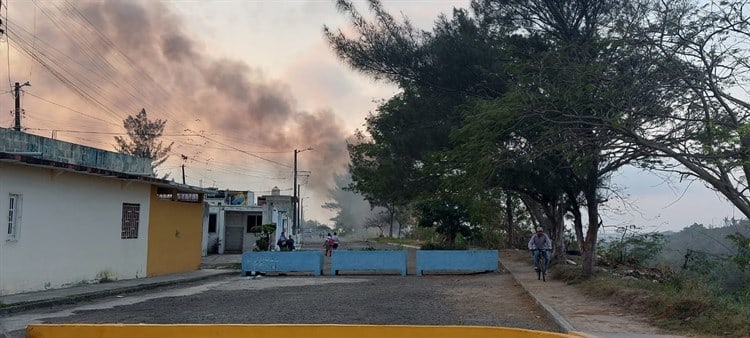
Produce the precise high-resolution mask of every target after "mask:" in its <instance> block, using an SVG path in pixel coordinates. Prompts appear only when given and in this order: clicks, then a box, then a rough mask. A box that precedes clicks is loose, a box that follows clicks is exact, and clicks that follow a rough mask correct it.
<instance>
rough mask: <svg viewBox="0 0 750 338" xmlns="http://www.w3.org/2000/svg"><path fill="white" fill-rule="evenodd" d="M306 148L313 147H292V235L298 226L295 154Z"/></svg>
mask: <svg viewBox="0 0 750 338" xmlns="http://www.w3.org/2000/svg"><path fill="white" fill-rule="evenodd" d="M308 150H313V148H310V147H308V148H305V149H302V150H298V149H294V172H293V175H292V176H293V177H294V185H293V187H294V197H292V210H293V211H294V212H293V216H292V234H293V235H294V234H296V233H299V227H298V224H297V154H299V153H301V152H303V151H308ZM295 231H296V232H295Z"/></svg>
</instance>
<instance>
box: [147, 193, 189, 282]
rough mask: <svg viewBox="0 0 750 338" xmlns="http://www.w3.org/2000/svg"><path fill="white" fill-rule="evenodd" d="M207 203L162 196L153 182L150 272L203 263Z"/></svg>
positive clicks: (186, 267) (154, 274) (180, 269)
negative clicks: (182, 200)
mask: <svg viewBox="0 0 750 338" xmlns="http://www.w3.org/2000/svg"><path fill="white" fill-rule="evenodd" d="M202 235H203V203H202V201H201V203H189V202H178V201H171V200H161V199H159V198H157V196H156V187H155V186H151V207H150V214H149V222H148V259H147V261H146V274H147V275H148V276H157V275H164V274H169V273H176V272H185V271H193V270H197V269H198V268H200V265H201V236H202Z"/></svg>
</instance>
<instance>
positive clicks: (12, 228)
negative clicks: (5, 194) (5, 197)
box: [6, 194, 21, 241]
mask: <svg viewBox="0 0 750 338" xmlns="http://www.w3.org/2000/svg"><path fill="white" fill-rule="evenodd" d="M20 219H21V195H20V194H10V196H9V202H8V237H6V240H8V241H16V240H18V233H19V231H18V228H19V227H20V225H21V221H20Z"/></svg>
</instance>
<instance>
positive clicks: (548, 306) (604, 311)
mask: <svg viewBox="0 0 750 338" xmlns="http://www.w3.org/2000/svg"><path fill="white" fill-rule="evenodd" d="M500 264H502V265H503V267H504V268H505V269H506V270H508V271H509V272H510V273H511V274H512V275H513V277H514V278H515V279H516V281H517V282H518V284H519V285H521V286H522V287H523V288H524V289H525V290H526V292H528V294H529V295H531V297H533V298H534V299H535V300H536V302H537V303H538V304H539V305H540V306H541V307H542V308H543V309H544V310H545V311H546V312H547V314H548V315H549V316H550V319H552V320H554V321H555V322H557V323H558V325H560V327H561V328H563V329H564V330H565V331H567V332H575V333H581V334H583V335H586V336H591V337H602V338H619V337H664V338H666V337H681V336H673V335H664V334H663V332H662V331H661V330H659V329H658V328H655V327H653V326H651V325H650V324H649V323H648V320H647V319H646V318H645V317H641V316H638V315H635V314H631V313H627V312H625V310H623V309H622V308H620V307H619V306H618V305H617V304H613V303H607V302H606V301H602V300H597V299H593V298H591V297H589V296H586V295H584V294H583V293H582V292H581V291H579V290H578V289H576V288H575V287H572V286H570V285H567V284H566V283H564V282H562V281H557V280H550V279H547V282H542V281H539V280H537V275H536V272H534V270H533V264H532V263H531V258H530V257H529V255H528V253H527V252H525V251H517V250H502V251H501V252H500Z"/></svg>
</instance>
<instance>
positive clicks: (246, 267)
mask: <svg viewBox="0 0 750 338" xmlns="http://www.w3.org/2000/svg"><path fill="white" fill-rule="evenodd" d="M306 271H312V272H313V273H314V274H315V275H316V276H320V274H321V273H322V272H323V253H322V252H320V251H261V252H254V251H248V252H245V253H243V254H242V274H243V275H247V274H248V273H249V272H306Z"/></svg>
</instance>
